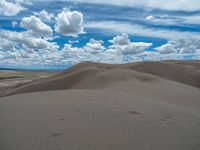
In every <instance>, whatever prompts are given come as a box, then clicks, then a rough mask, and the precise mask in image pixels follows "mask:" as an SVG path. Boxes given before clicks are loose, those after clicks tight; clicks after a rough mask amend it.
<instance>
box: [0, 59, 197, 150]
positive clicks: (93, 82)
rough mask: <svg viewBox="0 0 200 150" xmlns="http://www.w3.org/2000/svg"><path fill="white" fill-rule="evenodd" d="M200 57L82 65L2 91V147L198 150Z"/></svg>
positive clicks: (8, 149) (27, 149)
mask: <svg viewBox="0 0 200 150" xmlns="http://www.w3.org/2000/svg"><path fill="white" fill-rule="evenodd" d="M199 88H200V62H199V61H167V62H139V63H131V64H124V65H108V64H99V63H92V62H84V63H80V64H78V65H76V66H74V67H72V68H70V69H68V70H66V71H64V72H62V73H59V74H57V75H54V76H52V77H48V78H43V79H40V80H36V81H32V82H30V83H24V84H20V85H17V86H11V87H7V88H4V89H1V90H0V95H1V96H6V97H2V98H0V120H1V122H0V150H57V149H58V150H133V149H136V150H199V149H200V89H199Z"/></svg>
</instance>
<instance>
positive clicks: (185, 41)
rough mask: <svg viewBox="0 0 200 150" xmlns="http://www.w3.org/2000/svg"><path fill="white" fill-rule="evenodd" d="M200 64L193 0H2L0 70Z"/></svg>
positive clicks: (197, 7) (198, 9)
mask: <svg viewBox="0 0 200 150" xmlns="http://www.w3.org/2000/svg"><path fill="white" fill-rule="evenodd" d="M171 59H173V60H174V59H176V60H184V59H186V60H188V59H189V60H199V59H200V1H198V0H169V1H166V0H148V1H145V0H110V1H104V0H87V1H86V0H77V1H71V0H2V1H1V2H0V66H2V67H6V66H13V67H14V66H18V67H19V66H28V67H29V66H30V67H35V66H65V65H73V64H76V63H78V62H82V61H87V60H89V61H96V62H105V63H129V62H135V61H160V60H171Z"/></svg>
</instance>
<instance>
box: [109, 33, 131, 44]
mask: <svg viewBox="0 0 200 150" xmlns="http://www.w3.org/2000/svg"><path fill="white" fill-rule="evenodd" d="M110 42H111V43H112V44H113V45H127V44H128V43H130V40H129V39H128V34H127V33H123V34H122V35H117V36H116V37H114V38H113V39H112V40H110Z"/></svg>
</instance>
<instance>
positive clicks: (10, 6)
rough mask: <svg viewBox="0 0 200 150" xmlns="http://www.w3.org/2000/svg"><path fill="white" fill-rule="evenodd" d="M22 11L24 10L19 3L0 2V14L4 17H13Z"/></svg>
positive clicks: (3, 0)
mask: <svg viewBox="0 0 200 150" xmlns="http://www.w3.org/2000/svg"><path fill="white" fill-rule="evenodd" d="M23 10H25V8H24V7H23V6H22V5H21V4H19V3H15V2H9V1H7V0H1V1H0V14H3V15H5V16H15V15H17V14H18V13H19V12H21V11H23Z"/></svg>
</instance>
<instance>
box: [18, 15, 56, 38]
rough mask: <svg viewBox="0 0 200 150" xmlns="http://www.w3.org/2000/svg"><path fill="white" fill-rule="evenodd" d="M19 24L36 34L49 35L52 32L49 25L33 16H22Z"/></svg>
mask: <svg viewBox="0 0 200 150" xmlns="http://www.w3.org/2000/svg"><path fill="white" fill-rule="evenodd" d="M20 26H21V27H23V28H25V29H27V30H28V31H30V32H32V33H33V34H37V35H42V36H51V35H52V34H53V30H52V29H51V27H50V26H48V25H47V24H45V23H43V22H42V21H41V20H40V19H39V18H37V17H35V16H30V17H24V18H22V21H21V23H20Z"/></svg>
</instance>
